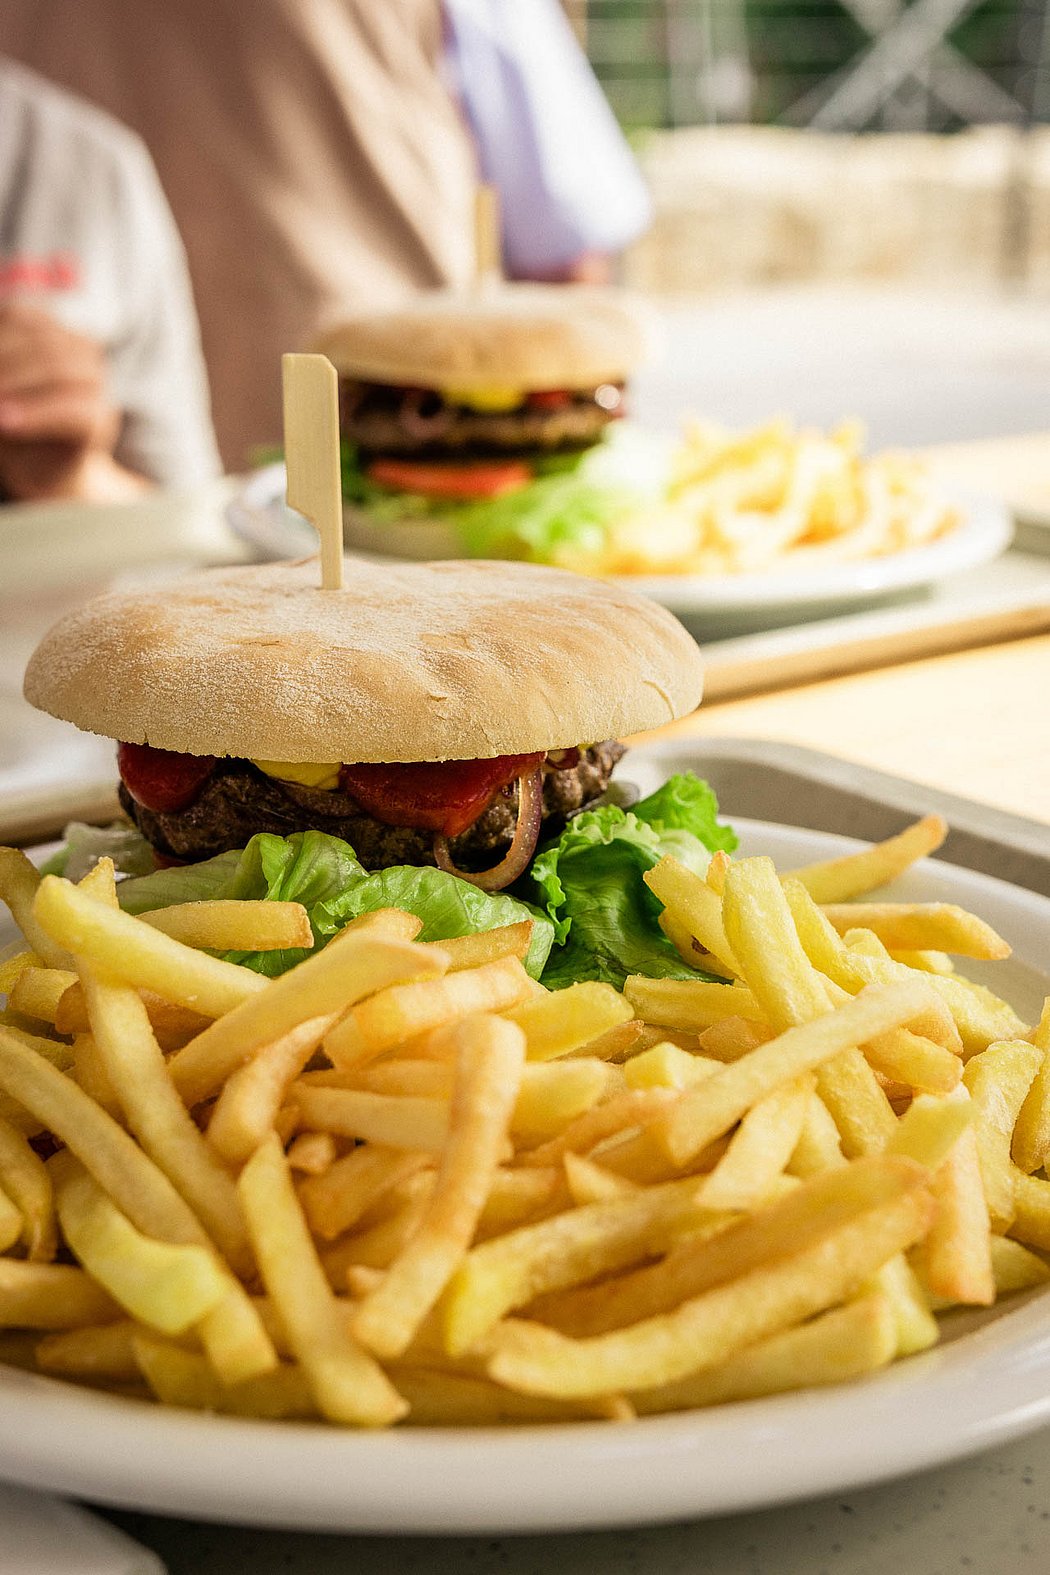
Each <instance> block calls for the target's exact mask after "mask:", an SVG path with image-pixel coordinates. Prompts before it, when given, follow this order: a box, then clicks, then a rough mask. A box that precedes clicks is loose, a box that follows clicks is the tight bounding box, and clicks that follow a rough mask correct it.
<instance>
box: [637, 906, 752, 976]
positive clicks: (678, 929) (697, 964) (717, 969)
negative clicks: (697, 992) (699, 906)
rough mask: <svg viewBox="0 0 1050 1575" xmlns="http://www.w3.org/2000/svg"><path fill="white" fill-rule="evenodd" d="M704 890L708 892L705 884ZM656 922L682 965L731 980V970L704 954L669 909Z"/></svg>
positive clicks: (709, 955)
mask: <svg viewBox="0 0 1050 1575" xmlns="http://www.w3.org/2000/svg"><path fill="white" fill-rule="evenodd" d="M704 890H705V891H708V890H709V887H708V886H707V885H706V883H705V885H704ZM656 922H657V924H658V925H659V926H660V928H661V930H663V932H664V934H665V935H666V936H667V939H668V940H669V941H670V942H671V945H672V946H673V947H674V949H675V951H676V952H677V953H678V955H679V957H680V958H681V959H682V961H683V962H684V963H688V965H689V967H690V968H703V969H704V971H705V972H706V973H716V974H718V975H719V977H720V978H722V979H729V980H732V979H733V977H734V974H733V970H732V969H731V968H730V967H728V966H727V964H726V963H724V962H719V960H718V958H717V957H714V956H712V954H711V953H710V952H705V951H704V949H703V947H702V946H701V945H700V942H699V941H698V940H696V939H695V937H694V936H692V935H691V934H690V933H689V931H688V930H687V929H686V927H685V925H684V924H683V923H682V921H681V919H676V918H675V916H674V914H673V913H671V912H670V910H669V909H667V908H665V909H664V911H663V913H661V914H660V916H659V918H658V919H657V921H656Z"/></svg>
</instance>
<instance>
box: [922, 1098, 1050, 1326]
mask: <svg viewBox="0 0 1050 1575" xmlns="http://www.w3.org/2000/svg"><path fill="white" fill-rule="evenodd" d="M933 1196H934V1198H935V1200H936V1203H937V1213H936V1215H935V1216H934V1220H933V1224H932V1225H931V1226H930V1230H929V1234H928V1235H927V1237H926V1240H925V1241H924V1242H923V1244H922V1246H921V1248H920V1249H919V1263H920V1266H921V1270H922V1277H923V1279H924V1280H925V1282H926V1285H927V1286H928V1288H929V1290H930V1293H931V1295H933V1296H936V1297H941V1298H943V1300H945V1301H947V1302H952V1303H954V1302H964V1303H968V1304H969V1305H971V1306H976V1307H988V1306H991V1304H992V1302H993V1301H994V1300H995V1294H996V1283H995V1277H994V1270H993V1266H992V1237H991V1232H990V1228H989V1221H988V1205H987V1203H986V1202H985V1197H984V1187H983V1186H982V1183H981V1166H980V1160H979V1158H978V1154H977V1138H976V1135H975V1134H974V1132H973V1130H972V1129H968V1130H967V1131H965V1132H963V1133H961V1134H960V1136H959V1137H958V1138H957V1139H956V1141H955V1143H954V1144H953V1145H952V1146H951V1148H950V1149H949V1151H948V1153H947V1154H946V1155H945V1157H944V1159H942V1161H941V1163H940V1165H939V1166H938V1167H937V1170H936V1173H935V1175H934V1178H933ZM1047 1277H1048V1278H1050V1271H1047Z"/></svg>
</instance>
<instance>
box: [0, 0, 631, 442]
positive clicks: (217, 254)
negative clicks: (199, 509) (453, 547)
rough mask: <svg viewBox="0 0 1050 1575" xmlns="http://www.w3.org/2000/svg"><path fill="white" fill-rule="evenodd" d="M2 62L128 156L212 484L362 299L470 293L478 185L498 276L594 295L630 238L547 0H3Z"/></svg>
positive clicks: (604, 135) (622, 159)
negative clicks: (316, 345)
mask: <svg viewBox="0 0 1050 1575" xmlns="http://www.w3.org/2000/svg"><path fill="white" fill-rule="evenodd" d="M519 13H520V14H519ZM0 50H5V51H7V52H8V53H11V54H14V55H16V56H17V57H18V58H19V59H21V60H24V61H26V63H27V64H29V65H32V66H34V67H35V68H36V69H38V70H41V71H44V72H46V74H47V75H48V76H49V77H52V78H54V79H55V80H56V81H58V82H61V83H62V84H64V85H65V86H66V87H69V88H72V89H73V90H74V91H76V92H79V93H83V94H84V95H85V96H87V97H88V98H91V99H92V100H93V101H94V102H96V103H98V104H101V105H102V106H103V108H105V109H107V110H109V111H110V112H111V113H112V114H115V115H117V116H119V118H120V119H121V120H123V121H125V122H126V123H127V124H128V125H130V126H132V127H134V129H135V130H136V131H137V132H138V133H139V134H140V135H141V136H142V137H143V139H144V140H145V142H146V144H147V146H148V147H149V149H150V152H151V153H152V155H153V158H154V160H155V161H156V164H157V168H158V170H159V173H160V177H161V180H162V182H163V184H164V188H165V191H166V193H167V196H168V200H169V201H170V203H171V206H172V211H173V212H174V214H175V217H176V220H177V222H178V225H179V228H180V231H181V233H182V237H183V241H184V243H185V246H186V251H187V255H188V257H189V262H190V270H191V274H192V278H193V287H194V292H195V295H196V299H197V307H198V311H199V314H200V320H201V332H202V337H203V343H204V352H205V357H206V360H207V363H208V371H209V376H210V380H211V389H212V400H213V406H214V411H215V422H216V428H217V431H218V435H219V441H220V446H221V449H222V453H223V458H224V460H225V462H226V464H227V466H228V467H229V468H231V469H242V468H243V467H244V466H245V464H246V463H247V461H248V459H249V457H250V454H251V451H252V449H253V448H254V447H255V446H256V445H258V444H260V443H270V442H272V441H273V440H274V439H275V438H276V437H277V436H278V434H279V433H280V430H281V390H280V354H281V352H282V351H283V350H288V349H296V348H302V347H303V346H305V345H306V344H308V343H309V342H310V340H311V339H312V338H313V336H314V334H315V333H316V331H317V328H318V327H319V325H320V324H321V323H323V322H325V321H326V320H328V321H330V320H331V319H333V318H335V317H338V316H339V314H340V313H341V312H342V311H345V310H347V309H348V308H352V307H353V306H355V305H358V304H360V303H362V302H368V303H370V304H371V303H376V304H378V303H381V302H382V301H383V300H384V299H387V300H391V301H393V300H396V299H397V298H398V297H401V296H403V295H404V294H405V293H406V292H408V291H411V290H417V289H426V288H436V287H441V286H446V287H457V286H466V285H467V284H469V282H470V281H471V279H472V278H473V274H474V233H473V209H474V193H475V190H476V188H477V183H478V180H479V178H491V179H492V180H493V181H494V183H495V184H497V186H499V187H500V188H501V208H502V211H503V215H504V239H505V244H506V248H507V262H508V270H509V271H510V272H511V273H512V274H513V275H514V276H518V277H521V276H525V277H533V278H535V277H542V278H560V279H570V278H576V277H584V276H590V277H593V276H594V275H595V274H596V273H598V274H600V273H601V272H603V271H604V267H603V264H602V262H601V260H600V259H601V256H602V255H603V254H604V253H606V252H608V251H610V250H616V249H617V248H618V247H619V246H622V245H623V244H625V242H626V241H627V240H629V239H631V238H633V235H634V234H636V233H638V231H639V230H640V229H641V228H643V227H644V224H645V221H646V213H647V210H646V199H645V197H644V191H642V190H641V183H640V177H639V175H638V173H637V170H636V169H635V168H634V166H633V164H632V162H631V160H630V155H629V153H628V152H627V149H626V145H625V144H624V143H623V141H622V137H621V136H620V133H619V130H618V128H617V127H616V125H615V122H614V121H613V119H612V116H611V114H610V112H609V110H608V107H607V106H606V105H605V103H604V100H603V99H602V97H601V92H600V89H599V88H598V86H597V83H596V82H595V80H594V78H593V76H592V75H591V73H590V68H589V66H588V65H587V62H586V59H585V57H584V56H583V54H582V52H581V50H580V49H579V46H578V44H577V43H576V40H575V38H574V37H573V35H572V32H571V29H570V28H569V27H568V25H567V24H565V23H563V22H562V20H561V18H560V17H559V16H558V14H557V0H478V3H477V4H476V5H475V4H470V5H468V4H466V3H465V0H456V3H455V4H454V5H452V6H450V8H449V9H448V11H447V12H446V11H444V10H443V9H442V5H441V3H440V0H381V3H380V0H311V4H309V5H304V4H302V0H254V3H253V4H251V5H246V4H245V3H244V0H165V3H164V5H163V6H154V5H141V4H140V5H129V4H128V0H3V4H2V5H0ZM490 72H494V73H495V75H494V76H493V77H492V78H491V80H490V78H489V73H490ZM460 95H462V102H461V101H460ZM556 102H557V103H558V105H559V107H558V111H557V114H558V118H557V124H556V128H555V127H554V126H551V127H550V128H548V126H547V124H546V120H547V117H548V116H549V115H550V114H552V113H553V112H554V105H555V103H556ZM475 139H476V144H477V145H475ZM610 150H611V156H610ZM519 161H520V162H519ZM479 165H480V172H479ZM625 175H626V183H625V180H624V176H625ZM621 207H622V212H619V211H618V210H620V209H621Z"/></svg>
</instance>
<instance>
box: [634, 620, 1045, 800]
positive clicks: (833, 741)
mask: <svg viewBox="0 0 1050 1575" xmlns="http://www.w3.org/2000/svg"><path fill="white" fill-rule="evenodd" d="M682 735H685V736H691V737H698V738H727V737H734V738H758V739H776V740H778V741H780V742H784V743H792V744H802V745H805V746H807V747H808V748H810V749H819V750H822V751H823V752H824V753H826V754H831V755H838V756H840V757H841V758H843V759H846V760H855V761H857V762H859V763H860V764H862V765H866V766H871V767H874V768H875V769H876V770H879V771H886V772H890V773H891V774H893V775H896V776H900V777H907V778H909V779H910V780H912V781H915V782H921V783H923V784H925V785H926V786H929V787H935V788H941V789H944V790H946V791H948V792H951V793H958V794H960V795H962V796H963V797H965V798H972V799H977V800H978V801H980V802H981V803H986V804H994V805H996V806H997V807H998V808H999V809H1003V810H1008V811H1011V812H1012V813H1014V814H1018V815H1025V816H1028V817H1029V818H1030V819H1033V820H1039V821H1042V822H1044V823H1047V824H1050V635H1041V636H1039V637H1037V638H1035V639H1028V640H1016V641H1012V642H1010V643H1008V644H1005V645H995V646H982V647H979V648H977V649H975V650H969V651H961V652H955V653H953V654H951V655H947V656H939V657H933V658H929V659H926V660H923V661H917V662H908V663H904V664H902V665H901V666H897V667H884V668H880V669H879V670H877V671H875V672H869V673H857V674H852V675H850V676H848V677H845V678H835V679H830V680H827V681H826V682H823V683H814V684H807V685H804V686H803V687H801V688H799V689H790V690H781V691H780V692H778V693H776V694H768V695H756V696H752V697H749V698H747V699H744V700H733V701H726V702H723V703H721V704H714V705H709V706H702V707H701V709H700V710H699V711H698V712H696V713H695V714H694V715H693V716H691V717H687V718H685V719H684V720H683V721H681V722H677V723H674V724H672V725H671V726H670V727H668V728H664V729H661V730H660V731H659V733H658V734H655V735H649V736H650V737H655V736H659V737H669V736H682Z"/></svg>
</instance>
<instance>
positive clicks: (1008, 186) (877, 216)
mask: <svg viewBox="0 0 1050 1575" xmlns="http://www.w3.org/2000/svg"><path fill="white" fill-rule="evenodd" d="M567 9H568V11H569V14H570V16H571V18H572V20H573V22H574V25H575V26H576V27H577V30H578V32H579V33H580V35H581V37H582V38H583V39H584V40H585V43H586V47H587V51H588V54H589V56H590V58H591V61H592V64H593V65H594V67H595V70H596V72H597V74H598V77H599V79H600V81H601V83H602V85H603V87H604V88H605V91H606V93H607V94H608V97H609V100H610V102H611V103H612V105H613V108H614V109H615V111H616V113H617V115H618V116H619V118H620V121H621V123H622V124H623V125H624V127H625V128H626V129H627V130H628V132H629V133H630V135H631V137H632V140H633V141H634V144H635V146H636V148H637V150H638V153H639V156H640V158H641V159H642V162H643V166H644V168H645V172H646V175H647V177H648V179H649V181H650V183H651V186H652V190H653V196H654V199H655V204H656V219H655V223H654V225H653V227H652V229H651V230H650V232H649V233H648V235H646V236H645V237H644V239H643V240H641V241H640V242H639V243H638V244H637V245H636V246H635V247H634V248H633V250H632V251H631V252H630V253H629V255H628V257H627V259H626V265H625V272H626V277H627V279H628V281H629V282H630V283H632V284H635V285H638V286H641V287H644V288H648V289H653V290H658V291H663V292H674V293H683V292H684V293H691V292H708V291H711V290H715V289H724V288H726V287H729V288H732V287H734V286H740V287H747V286H752V285H761V284H765V283H774V282H784V281H823V280H832V279H834V280H838V281H842V280H857V281H875V282H885V283H901V284H922V285H924V286H926V285H934V286H943V287H945V288H951V287H952V286H964V287H965V286H975V285H980V286H988V285H993V286H998V285H1002V286H1004V287H1008V288H1011V289H1014V290H1018V289H1020V290H1031V291H1037V292H1044V293H1050V126H1048V125H1047V122H1048V121H1050V0H567Z"/></svg>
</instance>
